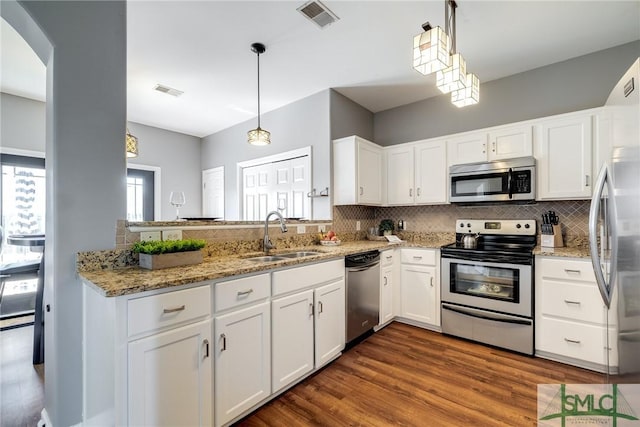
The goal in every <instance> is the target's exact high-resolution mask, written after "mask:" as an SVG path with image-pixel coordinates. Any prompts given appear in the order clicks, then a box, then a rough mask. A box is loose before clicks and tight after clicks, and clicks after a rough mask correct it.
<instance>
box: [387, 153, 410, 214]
mask: <svg viewBox="0 0 640 427" xmlns="http://www.w3.org/2000/svg"><path fill="white" fill-rule="evenodd" d="M386 154H387V204H389V205H411V204H413V203H414V201H415V198H414V170H413V163H414V156H413V146H411V145H409V146H407V145H406V144H403V145H399V146H397V147H392V148H389V149H387V153H386Z"/></svg>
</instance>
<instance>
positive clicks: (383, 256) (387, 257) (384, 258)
mask: <svg viewBox="0 0 640 427" xmlns="http://www.w3.org/2000/svg"><path fill="white" fill-rule="evenodd" d="M394 257H395V251H381V252H380V265H381V266H383V267H384V266H387V265H391V264H393V259H394Z"/></svg>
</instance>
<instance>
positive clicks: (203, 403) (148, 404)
mask: <svg viewBox="0 0 640 427" xmlns="http://www.w3.org/2000/svg"><path fill="white" fill-rule="evenodd" d="M212 351H213V348H212V346H211V320H207V321H204V322H200V323H196V324H192V325H188V326H184V327H181V328H176V329H172V330H170V331H167V332H163V333H159V334H156V335H151V336H149V337H147V338H142V339H139V340H136V341H132V342H130V343H129V377H128V389H129V396H128V401H129V402H131V403H133V404H131V405H129V424H130V425H140V426H142V425H147V426H176V425H194V426H195V425H202V426H207V425H212V424H213V419H212V413H211V409H212V404H213V399H212V389H213V387H212V383H211V377H212V363H211V352H212Z"/></svg>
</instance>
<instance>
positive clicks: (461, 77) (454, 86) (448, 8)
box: [436, 0, 467, 93]
mask: <svg viewBox="0 0 640 427" xmlns="http://www.w3.org/2000/svg"><path fill="white" fill-rule="evenodd" d="M457 7H458V5H457V4H456V2H455V1H453V0H447V1H445V10H444V16H445V18H444V19H445V22H446V25H445V27H446V31H447V34H449V40H450V41H451V51H450V55H451V56H450V58H451V61H450V62H449V66H448V67H447V68H444V69H442V70H439V71H438V72H437V73H436V86H437V87H438V89H440V92H442V93H449V92H451V91H453V90H458V89H462V88H464V87H465V86H464V85H465V82H466V78H467V61H465V60H464V58H463V57H462V54H460V53H458V52H457V51H456V8H457Z"/></svg>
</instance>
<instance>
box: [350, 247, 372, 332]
mask: <svg viewBox="0 0 640 427" xmlns="http://www.w3.org/2000/svg"><path fill="white" fill-rule="evenodd" d="M344 261H345V268H346V277H347V291H346V294H347V301H346V309H347V330H346V336H347V343H349V342H351V341H353V340H355V339H356V338H358V337H360V336H361V335H362V334H364V333H366V332H367V331H369V330H371V329H373V327H374V326H376V325H377V324H378V321H379V320H378V319H379V313H380V252H379V251H369V252H363V253H359V254H355V255H349V256H347V257H345V260H344Z"/></svg>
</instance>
